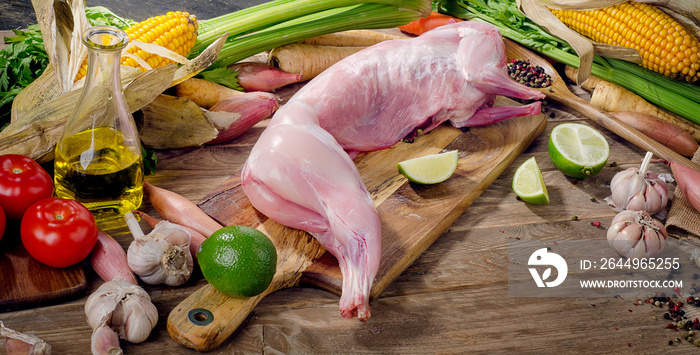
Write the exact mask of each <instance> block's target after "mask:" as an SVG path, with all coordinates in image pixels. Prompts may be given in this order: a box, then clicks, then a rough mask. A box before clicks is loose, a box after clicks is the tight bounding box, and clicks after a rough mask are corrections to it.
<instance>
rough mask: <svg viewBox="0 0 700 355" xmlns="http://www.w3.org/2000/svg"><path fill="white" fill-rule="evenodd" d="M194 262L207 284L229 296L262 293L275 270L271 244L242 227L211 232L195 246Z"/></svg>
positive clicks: (268, 240) (251, 229)
mask: <svg viewBox="0 0 700 355" xmlns="http://www.w3.org/2000/svg"><path fill="white" fill-rule="evenodd" d="M197 260H198V263H199V267H200V269H201V270H202V275H204V278H205V279H206V280H207V282H209V283H210V284H211V285H212V286H213V287H214V288H215V289H217V290H218V291H220V292H221V293H224V294H226V295H229V296H233V297H253V296H256V295H258V294H260V293H262V292H263V291H265V290H266V289H267V288H268V286H270V283H271V282H272V277H273V276H274V275H275V271H276V269H277V251H276V250H275V245H274V244H272V241H270V239H269V238H268V237H267V236H266V235H265V234H263V233H262V232H260V231H258V230H257V229H254V228H250V227H246V226H228V227H223V228H221V229H219V230H217V231H216V232H214V233H213V234H212V235H211V236H209V238H207V239H206V240H205V241H204V242H203V243H202V245H200V246H199V249H198V250H197Z"/></svg>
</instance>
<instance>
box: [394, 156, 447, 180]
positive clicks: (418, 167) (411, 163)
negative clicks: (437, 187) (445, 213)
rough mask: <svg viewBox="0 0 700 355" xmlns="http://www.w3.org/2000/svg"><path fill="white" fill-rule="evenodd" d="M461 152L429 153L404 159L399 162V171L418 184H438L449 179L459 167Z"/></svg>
mask: <svg viewBox="0 0 700 355" xmlns="http://www.w3.org/2000/svg"><path fill="white" fill-rule="evenodd" d="M458 157H459V152H458V151H456V150H452V151H449V152H445V153H439V154H432V155H427V156H424V157H420V158H414V159H409V160H404V161H402V162H400V163H398V164H397V166H398V168H399V172H400V173H401V174H403V176H405V177H406V178H407V179H408V180H409V181H412V182H415V183H417V184H436V183H438V182H443V181H445V180H447V178H449V177H450V176H452V174H453V173H454V172H455V170H456V169H457V160H458Z"/></svg>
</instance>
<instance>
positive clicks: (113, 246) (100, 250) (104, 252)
mask: <svg viewBox="0 0 700 355" xmlns="http://www.w3.org/2000/svg"><path fill="white" fill-rule="evenodd" d="M90 265H92V269H93V270H95V273H97V275H99V276H100V278H102V280H104V281H112V280H113V279H115V278H119V279H121V280H124V281H127V282H131V283H132V284H137V283H138V281H137V280H136V275H134V272H133V271H131V268H130V267H129V263H128V261H127V258H126V251H125V250H124V248H122V246H121V244H119V242H117V241H116V240H114V238H112V237H111V236H110V235H109V234H107V233H105V232H104V231H102V230H98V231H97V243H95V246H94V247H93V248H92V251H91V252H90Z"/></svg>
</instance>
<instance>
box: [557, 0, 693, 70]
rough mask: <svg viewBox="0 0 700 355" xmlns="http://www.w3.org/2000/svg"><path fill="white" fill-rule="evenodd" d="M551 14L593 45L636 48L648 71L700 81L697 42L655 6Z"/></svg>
mask: <svg viewBox="0 0 700 355" xmlns="http://www.w3.org/2000/svg"><path fill="white" fill-rule="evenodd" d="M552 13H553V14H554V15H555V16H557V18H559V19H560V20H561V21H562V22H563V23H564V24H566V25H567V26H568V27H569V28H571V29H573V30H575V31H576V32H578V33H580V34H582V35H584V36H586V37H588V38H591V39H592V40H594V41H596V42H600V43H605V44H611V45H617V46H622V47H629V48H634V49H636V50H637V51H638V52H639V55H640V56H641V57H642V66H643V67H645V68H647V69H649V70H653V71H656V72H658V73H661V74H663V75H665V76H667V77H670V78H674V79H678V80H685V81H688V82H691V83H695V82H696V81H698V79H700V62H699V61H698V59H699V56H700V42H698V39H697V38H696V37H695V36H694V35H692V34H691V33H689V32H688V31H687V30H686V29H685V28H684V27H683V25H681V24H680V23H679V22H677V21H676V20H674V19H673V18H672V17H670V16H669V15H667V14H666V13H664V12H663V11H662V10H660V9H659V8H657V7H656V6H654V5H650V4H646V3H638V2H626V3H621V4H618V5H615V6H611V7H606V8H603V9H598V10H590V11H572V10H552Z"/></svg>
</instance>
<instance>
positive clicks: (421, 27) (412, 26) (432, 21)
mask: <svg viewBox="0 0 700 355" xmlns="http://www.w3.org/2000/svg"><path fill="white" fill-rule="evenodd" d="M460 21H462V20H461V19H458V18H456V17H453V16H450V15H445V14H441V13H438V12H435V11H433V12H431V13H430V15H429V16H427V17H422V18H420V19H418V20H415V21H413V22H409V23H407V24H405V25H402V26H399V29H400V30H401V31H403V32H406V33H410V34H413V35H416V36H420V35H422V34H423V33H425V32H428V31H430V30H432V29H433V28H436V27H440V26H444V25H447V24H450V23H455V22H460Z"/></svg>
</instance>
